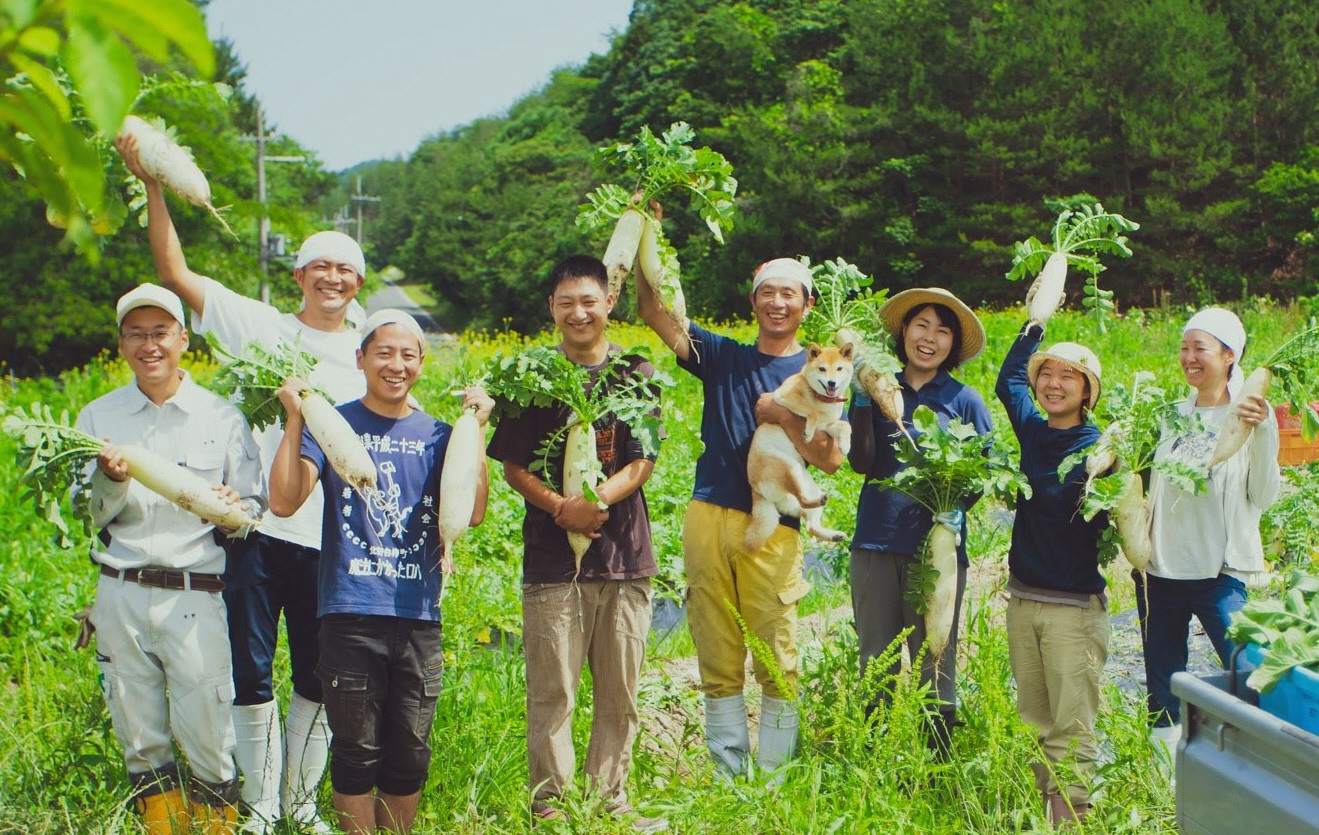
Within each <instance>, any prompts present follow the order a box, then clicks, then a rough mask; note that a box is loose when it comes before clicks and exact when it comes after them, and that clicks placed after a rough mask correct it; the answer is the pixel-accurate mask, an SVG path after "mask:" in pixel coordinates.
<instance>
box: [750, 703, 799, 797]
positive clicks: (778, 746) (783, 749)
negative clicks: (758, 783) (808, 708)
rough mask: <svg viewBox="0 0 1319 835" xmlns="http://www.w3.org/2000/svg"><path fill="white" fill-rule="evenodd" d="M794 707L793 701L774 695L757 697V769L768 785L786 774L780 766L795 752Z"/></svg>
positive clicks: (774, 783) (795, 714) (796, 726)
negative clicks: (758, 713)
mask: <svg viewBox="0 0 1319 835" xmlns="http://www.w3.org/2000/svg"><path fill="white" fill-rule="evenodd" d="M798 725H799V721H798V718H797V708H796V706H794V705H793V704H792V702H789V701H786V700H784V699H776V698H775V697H773V696H764V695H762V696H761V697H760V747H759V749H758V750H757V751H756V768H758V769H760V771H761V773H762V774H764V775H765V782H766V783H767V784H768V785H771V786H777V785H780V784H781V783H782V782H783V780H784V778H785V777H786V776H787V771H786V769H784V768H783V767H782V766H783V764H784V763H786V762H787V761H788V760H790V759H792V755H793V754H795V753H797V728H798Z"/></svg>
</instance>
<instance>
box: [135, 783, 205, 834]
mask: <svg viewBox="0 0 1319 835" xmlns="http://www.w3.org/2000/svg"><path fill="white" fill-rule="evenodd" d="M133 805H134V806H136V807H137V813H138V814H139V815H141V816H142V826H143V828H144V829H145V830H146V831H147V835H175V833H179V835H182V833H184V832H188V831H190V828H191V826H192V820H191V817H190V816H189V815H188V803H187V801H186V800H184V799H183V790H182V789H180V788H179V787H178V786H175V787H174V788H172V789H166V790H165V791H163V792H157V793H156V794H152V795H148V796H146V797H142V796H139V797H138V798H137V799H136V800H135V801H133Z"/></svg>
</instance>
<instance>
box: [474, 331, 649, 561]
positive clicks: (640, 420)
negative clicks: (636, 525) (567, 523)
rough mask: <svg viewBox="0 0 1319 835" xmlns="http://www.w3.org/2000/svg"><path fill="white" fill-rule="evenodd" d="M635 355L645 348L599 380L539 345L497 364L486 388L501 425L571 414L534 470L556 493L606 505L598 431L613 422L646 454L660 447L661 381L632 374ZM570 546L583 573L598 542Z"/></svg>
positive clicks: (572, 541) (580, 537)
mask: <svg viewBox="0 0 1319 835" xmlns="http://www.w3.org/2000/svg"><path fill="white" fill-rule="evenodd" d="M636 356H643V357H644V356H645V353H644V350H631V351H627V352H625V353H623V354H614V355H611V356H610V357H609V360H608V362H607V363H606V364H605V365H604V367H603V368H601V369H600V370H599V371H598V372H596V374H595V376H594V379H593V377H592V374H591V373H590V372H589V371H587V370H586V369H585V368H583V367H582V366H580V365H577V364H576V363H574V362H572V361H571V360H569V359H568V358H567V357H565V356H564V355H563V353H562V352H561V351H559V350H557V349H555V348H547V347H539V348H532V349H530V350H527V351H523V352H521V353H518V354H514V355H505V356H502V357H497V358H495V359H494V360H493V361H492V362H491V364H490V367H489V369H488V373H487V375H486V379H485V381H484V386H485V388H486V391H487V392H489V393H490V395H491V396H492V397H494V398H495V404H496V405H495V412H494V416H493V417H494V418H495V419H496V420H497V419H499V418H502V417H506V416H515V415H518V414H520V413H521V412H522V411H523V410H525V409H526V408H527V407H529V406H542V407H549V408H555V407H557V408H562V409H563V410H564V411H565V412H566V415H565V423H564V425H563V427H561V428H560V429H558V430H557V431H555V432H553V433H551V434H550V435H549V436H548V437H546V438H545V439H544V440H543V441H542V442H541V445H540V446H539V447H538V448H537V450H536V460H535V461H533V462H532V464H531V466H530V467H528V468H527V469H528V470H530V471H531V472H533V473H536V474H538V475H539V476H540V478H541V480H542V481H544V482H545V484H546V485H548V486H549V487H550V489H552V490H557V491H558V492H559V493H561V494H562V495H564V496H569V497H570V496H582V497H583V498H585V499H586V500H587V501H591V502H598V501H599V496H597V495H596V493H595V488H596V487H597V486H598V485H599V484H600V482H601V481H603V480H604V469H603V467H602V466H601V464H600V458H599V456H598V455H597V454H596V446H595V429H594V427H595V424H596V423H598V422H600V421H603V420H605V419H606V418H608V417H611V416H612V417H613V418H615V419H617V420H618V421H620V422H621V423H624V424H626V425H627V426H628V428H629V429H630V430H631V431H632V435H633V437H635V438H636V439H637V440H638V441H639V442H640V443H641V447H642V449H643V450H645V451H646V453H647V454H654V453H656V452H657V451H658V450H659V444H660V433H661V428H662V426H661V422H660V418H659V417H658V412H659V406H660V387H661V384H662V383H661V381H660V380H658V379H657V378H655V377H651V378H649V379H647V378H644V377H642V376H641V375H640V374H636V373H632V372H630V371H629V369H630V368H631V367H632V365H633V362H632V360H631V359H629V358H630V357H636ZM560 453H562V455H563V474H562V483H561V484H558V483H556V481H555V478H554V468H553V462H554V460H555V459H556V458H558V456H559V455H560ZM568 542H569V545H571V546H572V550H573V554H574V556H575V557H576V571H577V572H580V571H581V567H582V556H583V555H584V554H585V553H586V550H587V549H588V548H589V547H590V545H591V539H590V537H588V536H586V535H585V534H579V533H573V532H569V533H568ZM575 576H576V575H575V574H574V577H575Z"/></svg>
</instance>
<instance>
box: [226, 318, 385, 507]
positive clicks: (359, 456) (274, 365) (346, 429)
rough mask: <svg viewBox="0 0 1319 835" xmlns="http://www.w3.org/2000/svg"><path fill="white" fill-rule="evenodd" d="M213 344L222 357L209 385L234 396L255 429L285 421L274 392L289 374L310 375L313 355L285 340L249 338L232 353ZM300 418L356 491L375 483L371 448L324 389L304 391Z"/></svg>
mask: <svg viewBox="0 0 1319 835" xmlns="http://www.w3.org/2000/svg"><path fill="white" fill-rule="evenodd" d="M211 350H213V351H214V352H215V353H216V355H218V356H219V357H220V359H221V360H223V365H221V367H220V372H219V373H218V374H217V375H216V376H215V382H214V383H213V384H212V387H213V388H214V390H215V391H216V393H218V394H220V395H222V396H225V397H229V398H232V399H234V402H235V405H236V406H237V407H238V410H239V411H241V412H242V413H243V416H244V417H246V418H247V421H248V423H249V424H250V425H251V427H252V429H253V430H254V431H257V430H261V429H264V428H265V427H267V426H272V425H276V424H280V425H282V424H283V423H284V409H283V406H282V405H281V404H280V402H279V397H278V395H277V394H276V392H278V391H279V389H280V387H281V386H283V385H284V381H285V380H287V379H289V378H290V377H297V378H299V379H303V380H306V379H308V378H309V377H310V376H311V372H312V369H314V368H315V366H316V358H315V357H313V356H312V355H311V354H308V353H306V352H305V351H303V350H301V349H300V348H299V346H298V345H296V344H291V343H287V342H280V343H279V344H278V345H277V346H276V347H275V348H273V349H271V348H267V347H266V346H264V345H262V344H260V343H258V342H249V343H247V345H245V346H243V352H242V354H241V355H238V356H235V355H234V354H230V353H229V352H228V351H225V350H224V349H223V348H221V347H220V345H219V344H218V343H217V342H215V341H212V342H211ZM302 419H303V420H304V421H305V422H306V424H307V431H309V432H311V436H312V437H313V438H315V439H316V443H318V444H320V447H321V451H323V452H324V453H325V460H326V461H328V462H329V464H330V466H331V467H333V468H334V471H335V472H336V473H338V474H339V477H340V478H342V479H343V480H344V481H346V482H348V483H349V484H351V485H352V486H353V487H354V488H356V489H357V490H359V491H368V490H374V489H375V488H376V465H375V462H374V461H372V460H371V454H370V453H368V452H367V451H366V447H364V446H363V445H362V440H361V438H359V437H358V436H357V433H356V432H354V431H353V428H352V427H351V426H349V425H348V421H346V420H344V417H343V415H341V414H339V411H338V410H337V409H335V408H334V404H333V403H331V402H330V399H329V398H328V397H327V396H326V395H324V394H323V393H321V392H318V391H316V390H312V389H308V390H305V391H303V392H302Z"/></svg>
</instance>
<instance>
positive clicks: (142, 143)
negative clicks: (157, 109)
mask: <svg viewBox="0 0 1319 835" xmlns="http://www.w3.org/2000/svg"><path fill="white" fill-rule="evenodd" d="M119 135H120V136H121V137H122V136H131V137H132V138H133V139H134V140H135V141H136V142H137V158H138V162H139V163H140V164H141V165H142V170H143V171H145V172H146V173H147V174H149V175H151V177H153V178H154V179H156V180H159V181H160V184H161V185H163V186H164V187H165V188H167V189H169V190H170V191H172V192H174V193H175V194H177V195H178V196H180V197H182V198H183V199H184V200H187V201H188V202H189V203H191V204H193V205H194V206H202V207H204V208H205V209H206V211H208V212H210V213H211V216H212V217H214V218H215V219H216V220H218V221H220V225H221V226H223V227H224V231H226V232H228V233H229V234H230V235H233V236H234V237H235V238H237V237H238V236H237V235H234V230H232V229H230V228H229V224H228V223H225V220H224V218H223V217H221V216H220V213H219V211H217V210H216V208H215V206H214V205H213V204H212V203H211V184H210V183H208V182H207V181H206V175H205V174H203V173H202V170H201V169H200V168H198V167H197V163H195V162H193V159H192V154H190V153H189V152H188V151H187V150H186V149H185V148H183V147H182V146H181V145H179V144H178V143H176V142H175V141H174V140H173V139H170V138H169V136H168V135H167V134H166V133H165V132H164V131H163V130H161V129H160V128H158V127H156V126H155V125H153V124H151V123H150V122H148V121H146V120H144V119H140V118H138V117H137V116H126V117H124V126H123V127H122V128H120V131H119Z"/></svg>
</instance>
